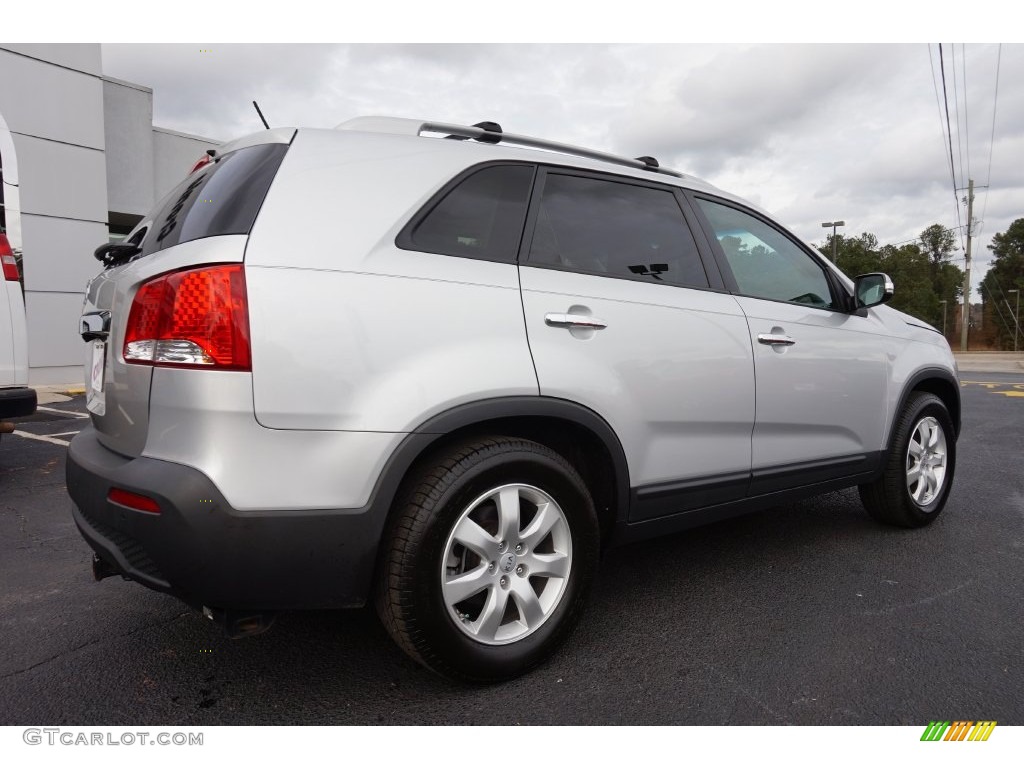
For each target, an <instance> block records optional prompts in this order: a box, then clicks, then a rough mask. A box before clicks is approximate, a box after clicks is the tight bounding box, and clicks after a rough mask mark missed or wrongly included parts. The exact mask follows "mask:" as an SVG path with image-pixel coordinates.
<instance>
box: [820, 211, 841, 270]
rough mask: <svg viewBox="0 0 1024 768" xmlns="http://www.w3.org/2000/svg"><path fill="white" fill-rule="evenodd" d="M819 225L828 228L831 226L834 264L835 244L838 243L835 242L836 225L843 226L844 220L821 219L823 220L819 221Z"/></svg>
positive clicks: (833, 261)
mask: <svg viewBox="0 0 1024 768" xmlns="http://www.w3.org/2000/svg"><path fill="white" fill-rule="evenodd" d="M821 226H823V227H825V228H826V229H828V228H829V227H832V263H833V264H835V263H836V246H837V245H838V243H837V242H836V227H845V226H846V222H845V221H823V222H821Z"/></svg>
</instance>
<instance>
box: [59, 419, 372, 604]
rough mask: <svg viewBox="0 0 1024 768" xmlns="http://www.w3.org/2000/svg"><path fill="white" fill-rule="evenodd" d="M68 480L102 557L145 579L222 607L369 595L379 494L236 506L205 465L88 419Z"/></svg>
mask: <svg viewBox="0 0 1024 768" xmlns="http://www.w3.org/2000/svg"><path fill="white" fill-rule="evenodd" d="M281 482H283V483H288V482H289V480H288V478H281ZM67 487H68V492H69V493H70V495H71V498H72V500H73V502H74V505H73V515H74V519H75V523H76V524H77V525H78V528H79V530H80V531H81V533H82V535H83V536H84V537H85V540H86V541H87V542H88V543H89V544H90V546H92V548H93V549H94V550H95V551H96V553H97V554H98V555H99V556H100V557H101V558H103V559H104V560H105V561H107V562H108V563H109V564H110V565H112V566H114V567H115V568H116V569H117V570H118V571H119V572H120V573H122V574H123V575H125V576H127V577H128V578H130V579H132V580H134V581H138V582H139V583H141V584H144V585H146V586H147V587H150V588H152V589H156V590H159V591H161V592H168V593H171V594H174V595H177V596H178V597H180V598H182V599H183V600H185V601H186V602H188V603H190V604H193V605H197V606H200V605H203V606H210V607H214V608H220V609H237V610H267V611H275V610H290V609H299V608H344V607H356V606H360V605H363V604H364V603H365V602H366V599H367V596H368V594H369V591H370V587H371V583H372V578H373V571H374V565H375V559H376V554H377V546H378V542H379V541H380V537H381V532H382V530H383V527H384V520H385V517H386V508H385V509H378V508H375V507H374V505H373V503H372V502H371V503H370V504H369V505H368V506H366V507H363V508H361V509H320V510H300V511H289V510H276V511H270V510H259V511H256V512H248V511H246V512H239V511H238V510H235V509H232V508H231V506H230V505H229V504H228V503H227V501H226V500H225V498H224V496H223V495H222V494H221V493H220V491H218V489H217V487H216V486H215V485H214V483H213V482H212V481H211V480H210V479H209V478H208V477H207V476H206V475H204V474H203V473H202V472H200V471H198V470H196V469H193V468H191V467H187V466H184V465H182V464H175V463H173V462H168V461H161V460H158V459H151V458H146V457H138V458H134V459H131V458H127V457H124V456H122V455H120V454H118V453H115V452H113V451H111V450H109V449H108V448H106V447H104V446H103V445H102V444H101V443H100V442H99V441H98V440H97V437H96V432H95V430H94V429H93V428H91V427H89V428H87V429H85V430H83V431H82V432H81V433H79V434H78V435H77V436H76V437H75V438H74V439H73V440H72V441H71V445H70V446H69V448H68V460H67ZM112 487H117V488H121V489H124V490H127V491H131V492H134V493H139V494H142V495H145V496H148V497H150V498H152V499H155V500H156V501H157V502H158V503H159V505H160V513H159V514H154V513H148V512H141V511H137V510H134V509H131V508H129V507H125V506H122V505H120V504H117V503H114V502H111V501H109V500H108V499H107V496H108V494H109V492H110V489H111V488H112Z"/></svg>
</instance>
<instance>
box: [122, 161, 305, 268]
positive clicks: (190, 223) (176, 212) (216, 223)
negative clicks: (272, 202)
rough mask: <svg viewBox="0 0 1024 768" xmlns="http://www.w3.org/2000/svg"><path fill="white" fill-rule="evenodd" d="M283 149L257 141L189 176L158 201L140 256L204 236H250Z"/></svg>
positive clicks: (278, 165) (279, 164) (278, 164)
mask: <svg viewBox="0 0 1024 768" xmlns="http://www.w3.org/2000/svg"><path fill="white" fill-rule="evenodd" d="M287 151H288V145H287V144H257V145H256V146H252V147H245V148H243V149H239V150H236V151H234V152H231V153H229V154H227V155H224V156H223V157H221V158H220V159H219V160H217V161H216V162H214V163H210V164H209V165H207V166H205V167H204V168H202V169H201V170H200V171H199V172H197V173H194V174H191V175H190V176H189V177H188V178H187V179H185V180H184V181H183V182H181V184H179V185H178V186H177V188H175V189H174V191H173V192H171V193H170V194H169V195H168V196H167V197H165V198H164V199H163V200H161V201H160V204H159V207H158V209H157V211H156V212H155V213H154V215H153V222H152V224H150V225H149V228H148V230H147V236H146V238H145V240H144V241H143V243H142V255H143V256H147V255H149V254H151V253H155V252H156V251H160V250H163V249H164V248H170V247H171V246H172V245H177V244H178V243H186V242H189V241H191V240H198V239H200V238H203V237H213V236H215V235H247V234H249V231H250V230H251V229H252V225H253V223H254V222H255V221H256V214H257V213H259V210H260V206H261V205H263V199H264V198H265V197H266V196H267V190H269V189H270V183H271V182H272V181H273V180H274V176H275V174H276V173H277V169H278V168H279V167H280V166H281V161H282V160H283V159H284V155H285V153H286V152H287Z"/></svg>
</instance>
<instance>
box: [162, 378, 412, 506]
mask: <svg viewBox="0 0 1024 768" xmlns="http://www.w3.org/2000/svg"><path fill="white" fill-rule="evenodd" d="M252 393H253V387H252V374H249V373H243V372H238V371H202V370H183V369H178V368H156V369H154V370H153V395H152V400H151V403H150V405H151V412H150V417H149V436H148V439H147V441H146V447H145V450H144V451H143V455H144V456H147V457H149V458H153V459H162V460H164V461H172V462H175V463H177V464H184V465H186V466H189V467H193V468H195V469H198V470H199V471H200V472H202V473H203V474H205V475H206V476H207V477H208V478H210V480H212V481H213V483H214V484H215V485H216V486H217V488H218V489H219V490H220V492H221V493H223V494H224V497H225V499H227V501H228V503H230V504H231V506H232V508H233V509H235V510H236V511H239V512H247V511H248V512H256V511H258V510H260V509H272V510H295V511H299V510H309V509H338V508H345V509H358V508H359V507H362V506H363V505H364V504H366V502H367V500H368V499H369V498H370V492H371V491H372V490H373V486H374V483H375V482H376V480H377V477H379V476H380V474H381V471H382V469H383V467H384V463H385V461H386V460H387V458H388V456H390V455H391V453H392V452H393V451H394V450H395V448H396V447H397V446H398V444H399V443H400V442H401V441H402V439H403V438H404V437H405V436H404V435H402V434H397V433H391V432H340V431H328V430H306V431H299V430H280V429H267V428H266V427H263V426H261V425H260V424H259V423H257V421H256V418H255V416H254V413H253V410H254V409H253V399H252V398H253V395H252ZM197 503H198V500H197Z"/></svg>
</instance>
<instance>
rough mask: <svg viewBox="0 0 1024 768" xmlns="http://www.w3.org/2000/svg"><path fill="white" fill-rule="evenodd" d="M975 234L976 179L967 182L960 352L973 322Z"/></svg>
mask: <svg viewBox="0 0 1024 768" xmlns="http://www.w3.org/2000/svg"><path fill="white" fill-rule="evenodd" d="M973 234H974V179H969V180H968V181H967V252H966V253H965V254H964V311H963V313H962V314H961V315H960V351H961V352H966V351H967V326H968V325H969V324H970V321H971V237H972V235H973Z"/></svg>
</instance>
